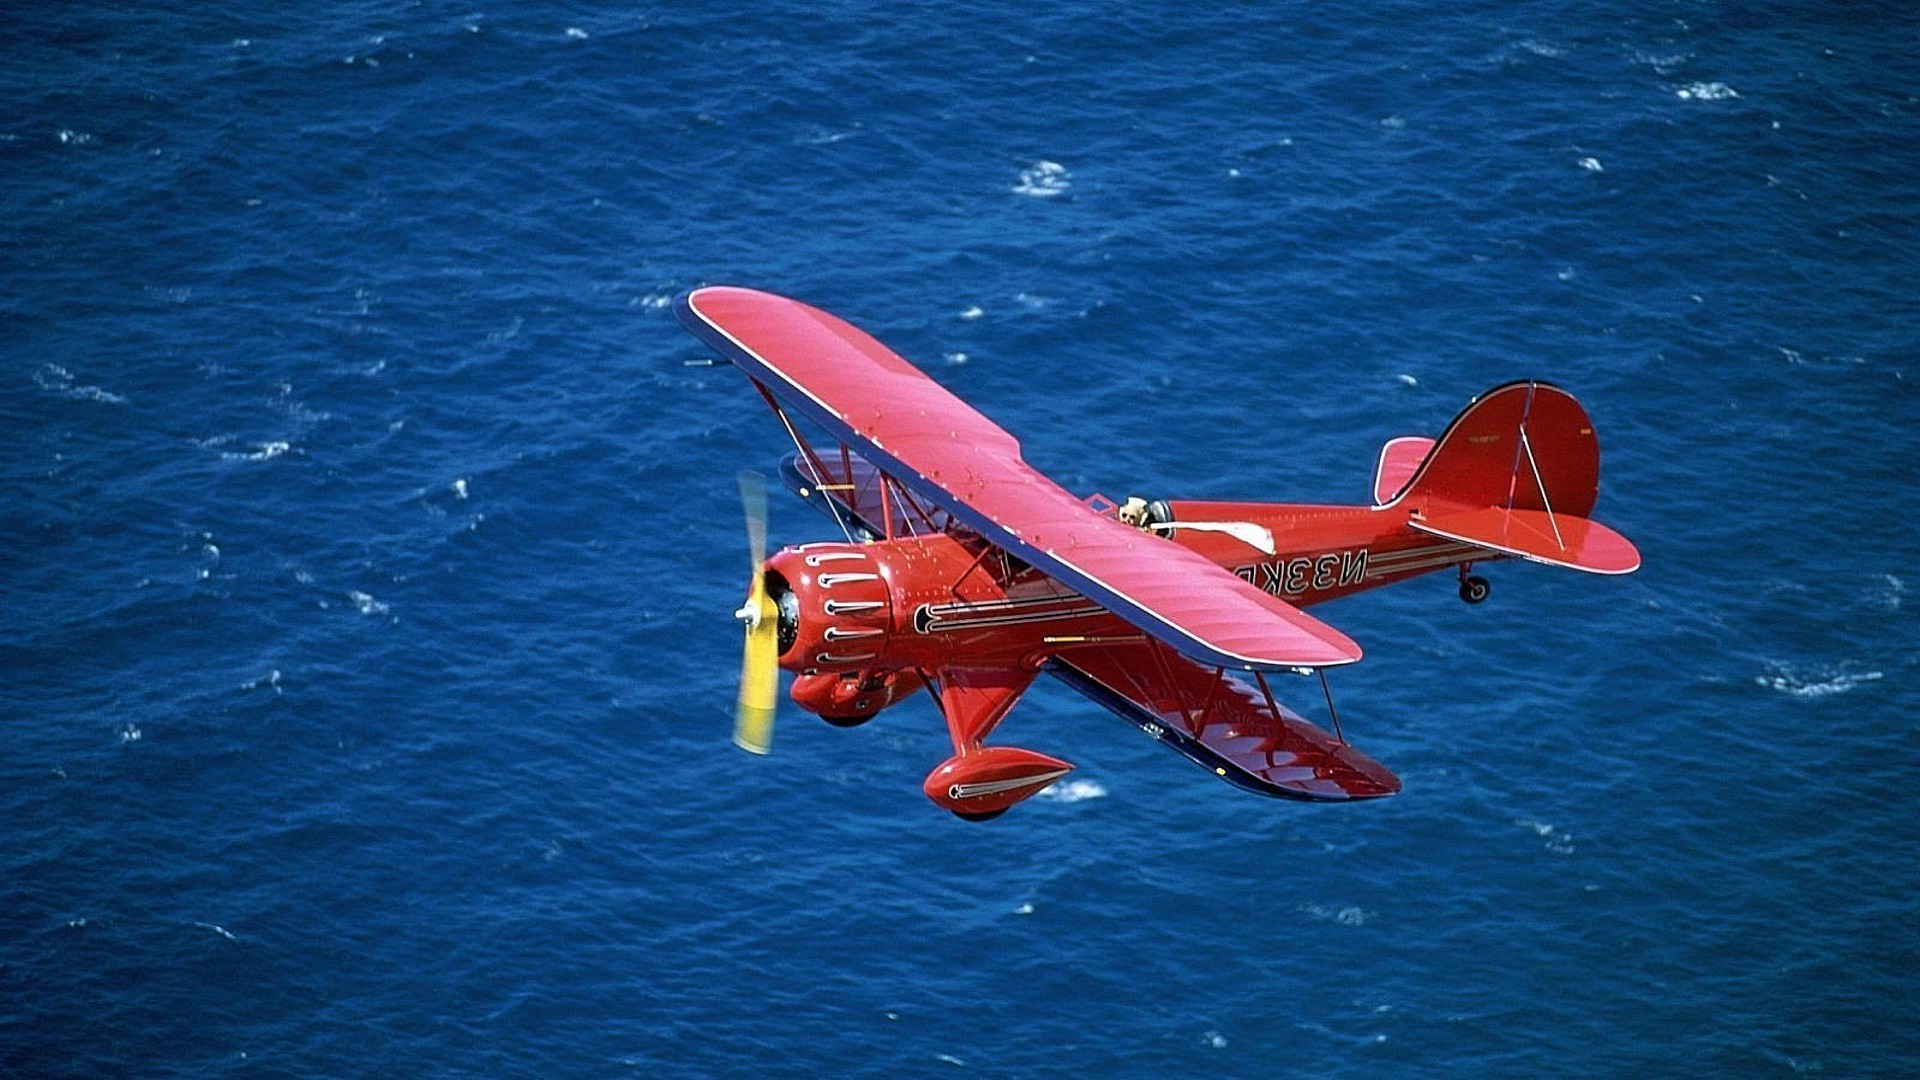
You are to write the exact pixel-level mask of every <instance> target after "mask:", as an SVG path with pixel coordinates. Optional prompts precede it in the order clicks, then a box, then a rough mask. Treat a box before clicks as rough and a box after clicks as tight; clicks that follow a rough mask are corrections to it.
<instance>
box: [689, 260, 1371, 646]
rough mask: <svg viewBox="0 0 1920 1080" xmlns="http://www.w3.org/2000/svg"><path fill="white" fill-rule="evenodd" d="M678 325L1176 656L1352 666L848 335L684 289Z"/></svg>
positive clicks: (1300, 620) (1311, 626) (808, 312)
mask: <svg viewBox="0 0 1920 1080" xmlns="http://www.w3.org/2000/svg"><path fill="white" fill-rule="evenodd" d="M675 312H676V314H677V315H678V316H679V318H680V321H681V323H682V324H683V325H685V326H686V327H687V328H688V329H689V330H691V331H693V332H694V333H695V334H696V335H698V336H699V337H700V338H701V339H702V340H704V341H706V342H707V343H708V344H710V345H712V346H713V347H714V348H716V349H718V350H720V351H721V352H722V353H724V354H725V355H726V356H727V358H728V359H730V360H732V361H733V362H734V363H735V364H737V365H739V366H740V367H741V368H742V369H743V370H745V371H746V372H747V374H748V376H749V377H751V378H752V379H753V380H754V381H755V382H758V383H760V384H761V385H763V386H764V387H766V389H767V390H768V392H770V393H771V394H773V396H774V397H775V398H777V399H779V400H780V401H781V402H782V403H783V404H785V405H787V406H788V407H790V408H793V409H795V410H796V411H798V412H800V413H801V414H802V415H804V416H806V417H807V418H808V419H810V420H813V421H814V422H815V423H818V424H820V425H821V426H823V427H824V428H826V429H827V430H828V431H829V432H831V433H832V434H833V435H835V436H836V437H838V438H841V439H843V440H846V441H847V442H849V443H854V444H858V445H859V446H861V447H862V450H861V453H862V454H863V455H864V456H866V457H868V458H870V459H871V460H872V461H873V462H874V463H875V464H877V465H879V466H880V467H881V468H883V469H885V470H886V471H887V472H888V473H889V474H890V475H891V476H893V478H894V479H895V480H896V481H898V482H899V483H901V484H903V485H905V486H906V487H907V489H908V490H910V491H912V492H914V493H915V494H917V495H919V496H921V497H923V498H926V499H928V500H930V501H932V502H934V503H936V504H938V505H939V506H941V507H942V508H943V509H945V510H946V511H947V512H948V513H950V514H952V515H953V516H954V517H955V518H957V519H958V520H959V521H960V522H962V523H964V524H965V525H967V526H968V527H969V528H972V529H974V530H975V531H977V532H979V533H980V534H981V535H982V536H984V537H985V538H987V539H988V540H989V541H991V542H993V543H995V544H998V545H999V546H1001V547H1004V548H1006V549H1007V550H1008V551H1011V552H1012V553H1013V554H1015V555H1016V556H1018V557H1020V558H1021V559H1023V560H1025V561H1026V562H1028V563H1029V564H1031V565H1033V566H1035V567H1037V568H1039V569H1040V570H1042V571H1044V572H1045V573H1047V574H1048V575H1049V576H1051V577H1054V578H1057V579H1059V580H1060V581H1062V582H1064V583H1065V584H1067V585H1068V586H1069V587H1071V588H1073V589H1075V590H1077V591H1078V592H1080V593H1081V594H1083V595H1085V596H1086V597H1088V598H1089V599H1091V600H1094V601H1095V602H1097V603H1099V604H1101V605H1102V606H1104V607H1106V608H1107V609H1108V610H1110V611H1112V612H1113V613H1114V614H1116V615H1119V616H1120V617H1121V618H1123V619H1126V620H1127V621H1128V622H1130V623H1132V624H1133V625H1135V626H1138V627H1139V628H1141V629H1142V630H1144V631H1146V632H1147V633H1149V634H1152V635H1153V636H1154V637H1157V638H1159V639H1161V640H1163V641H1165V642H1167V643H1168V644H1170V645H1172V646H1174V647H1175V648H1176V649H1178V650H1180V651H1181V652H1182V653H1184V654H1186V655H1188V656H1191V657H1194V658H1196V659H1199V660H1204V661H1206V662H1207V663H1209V664H1215V665H1220V666H1226V667H1235V668H1246V669H1259V668H1266V669H1278V668H1288V667H1327V666H1330V665H1334V664H1346V663H1351V662H1353V661H1355V660H1358V659H1360V647H1359V646H1358V645H1356V644H1354V642H1353V641H1352V640H1351V639H1350V638H1348V637H1347V636H1346V635H1345V634H1342V633H1341V632H1340V631H1338V630H1335V629H1334V628H1332V627H1330V626H1328V625H1326V624H1325V623H1323V622H1320V621H1319V620H1318V619H1315V618H1312V617H1311V616H1308V615H1306V614H1304V613H1302V612H1301V611H1299V610H1298V609H1296V608H1293V607H1291V606H1289V605H1288V604H1286V603H1284V602H1283V601H1281V600H1279V599H1277V598H1276V597H1273V596H1269V595H1268V594H1266V593H1264V592H1261V591H1260V590H1259V589H1256V588H1254V587H1253V586H1252V585H1250V584H1248V583H1247V582H1244V581H1242V580H1240V579H1239V578H1237V577H1235V576H1234V575H1232V574H1230V573H1228V572H1227V571H1225V570H1223V569H1221V568H1220V567H1218V566H1215V565H1214V564H1213V563H1211V562H1209V561H1208V560H1207V559H1205V558H1203V557H1202V556H1200V555H1197V554H1195V553H1193V552H1191V551H1188V550H1187V549H1185V548H1183V547H1180V546H1179V545H1177V544H1172V543H1169V542H1167V541H1165V540H1163V539H1159V538H1157V537H1154V536H1151V535H1149V534H1147V533H1145V532H1142V531H1141V530H1138V529H1135V528H1132V527H1131V526H1128V525H1124V524H1122V523H1120V522H1119V521H1117V520H1115V519H1113V518H1109V517H1106V516H1104V515H1101V514H1098V513H1095V512H1094V511H1092V510H1090V509H1089V508H1088V507H1087V506H1086V505H1085V504H1083V503H1082V502H1081V501H1080V500H1079V499H1077V498H1075V497H1074V496H1073V495H1072V494H1071V493H1069V492H1068V491H1066V490H1065V489H1063V488H1061V487H1060V486H1059V485H1058V484H1055V483H1054V482H1053V481H1051V480H1049V479H1047V478H1046V477H1045V476H1042V475H1041V474H1040V473H1039V472H1038V471H1036V470H1035V469H1034V468H1033V467H1032V466H1030V465H1028V464H1027V463H1026V462H1025V461H1024V460H1022V459H1021V457H1020V443H1019V441H1018V440H1016V439H1015V438H1014V437H1013V436H1012V435H1009V434H1007V433H1006V432H1005V431H1003V430H1001V429H1000V428H999V427H998V426H996V425H995V424H994V423H993V422H992V421H990V420H988V419H987V418H986V417H984V416H981V415H980V414H979V413H978V412H975V411H974V410H973V408H972V407H971V406H969V405H967V404H966V403H965V402H963V401H961V400H960V399H959V398H957V397H955V396H954V395H953V394H952V393H950V392H948V391H947V390H946V389H945V388H943V387H942V386H940V385H939V384H938V383H936V382H934V381H933V380H932V379H929V378H927V377H926V375H924V374H922V373H921V372H920V370H919V369H917V368H915V367H914V366H913V365H911V364H909V363H907V362H906V361H905V360H903V359H901V358H900V357H899V356H897V355H895V354H894V353H893V352H892V351H891V350H889V349H888V348H887V347H886V346H884V345H882V344H880V343H879V342H878V341H876V340H874V339H873V338H872V337H871V336H870V335H868V334H867V333H865V332H864V331H862V330H860V329H859V328H857V327H855V326H853V325H851V324H849V323H847V322H845V321H843V320H841V319H838V318H836V317H834V316H832V315H829V314H827V313H826V312H824V311H820V310H819V309H817V308H812V307H809V306H807V305H805V304H802V303H800V302H798V301H796V300H789V299H787V298H786V297H782V296H775V295H773V294H771V293H764V292H756V291H754V290H751V289H737V288H726V287H712V288H704V289H696V290H694V291H693V292H690V293H688V294H686V295H684V296H682V297H681V298H680V299H679V301H678V302H677V303H676V305H675Z"/></svg>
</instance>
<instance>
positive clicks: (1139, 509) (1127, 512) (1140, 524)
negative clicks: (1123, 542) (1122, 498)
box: [1120, 495, 1147, 529]
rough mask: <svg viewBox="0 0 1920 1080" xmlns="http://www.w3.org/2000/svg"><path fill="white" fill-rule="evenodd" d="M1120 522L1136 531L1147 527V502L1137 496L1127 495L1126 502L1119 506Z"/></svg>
mask: <svg viewBox="0 0 1920 1080" xmlns="http://www.w3.org/2000/svg"><path fill="white" fill-rule="evenodd" d="M1120 520H1121V521H1123V522H1125V523H1126V524H1128V525H1131V526H1133V527H1134V528H1136V529H1144V528H1146V527H1147V500H1145V499H1143V498H1141V497H1140V496H1138V495H1129V496H1128V497H1127V501H1126V502H1124V503H1121V504H1120Z"/></svg>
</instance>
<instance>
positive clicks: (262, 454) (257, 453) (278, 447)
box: [220, 441, 293, 461]
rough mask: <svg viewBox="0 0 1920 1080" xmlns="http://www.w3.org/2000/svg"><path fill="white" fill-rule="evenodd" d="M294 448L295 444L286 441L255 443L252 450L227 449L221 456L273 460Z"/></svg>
mask: <svg viewBox="0 0 1920 1080" xmlns="http://www.w3.org/2000/svg"><path fill="white" fill-rule="evenodd" d="M291 449H293V444H291V443H285V442H278V441H276V442H264V443H255V444H254V449H252V450H226V451H222V452H221V454H220V456H221V458H223V459H224V460H227V461H272V460H273V459H274V458H277V457H279V456H280V455H281V454H284V453H286V452H287V451H289V450H291Z"/></svg>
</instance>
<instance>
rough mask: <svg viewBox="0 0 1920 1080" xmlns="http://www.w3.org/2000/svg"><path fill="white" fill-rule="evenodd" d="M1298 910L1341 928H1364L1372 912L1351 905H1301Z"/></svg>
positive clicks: (1370, 918)
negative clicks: (1336, 924)
mask: <svg viewBox="0 0 1920 1080" xmlns="http://www.w3.org/2000/svg"><path fill="white" fill-rule="evenodd" d="M1300 910H1301V911H1304V912H1306V913H1307V914H1308V915H1311V916H1313V917H1314V918H1316V919H1321V920H1324V921H1326V922H1332V923H1338V924H1340V925H1341V926H1365V925H1366V924H1367V923H1368V922H1369V921H1370V920H1372V918H1373V912H1371V911H1367V910H1365V909H1364V908H1360V907H1356V906H1354V905H1352V904H1302V905H1300Z"/></svg>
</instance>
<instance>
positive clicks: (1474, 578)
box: [1460, 574, 1493, 604]
mask: <svg viewBox="0 0 1920 1080" xmlns="http://www.w3.org/2000/svg"><path fill="white" fill-rule="evenodd" d="M1492 591H1493V585H1492V583H1491V582H1489V581H1487V579H1486V578H1483V577H1481V576H1480V575H1478V574H1474V575H1471V576H1469V577H1463V578H1461V579H1460V599H1462V600H1465V601H1466V602H1467V603H1469V604H1478V603H1481V602H1482V601H1484V600H1486V598H1487V594H1488V593H1490V592H1492Z"/></svg>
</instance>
